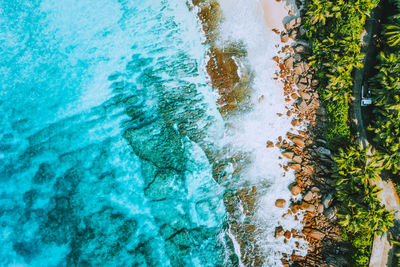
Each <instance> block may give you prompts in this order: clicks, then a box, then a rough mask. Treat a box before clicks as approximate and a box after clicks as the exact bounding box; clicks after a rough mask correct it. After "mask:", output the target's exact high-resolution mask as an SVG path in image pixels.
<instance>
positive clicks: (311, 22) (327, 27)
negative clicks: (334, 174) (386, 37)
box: [305, 0, 379, 148]
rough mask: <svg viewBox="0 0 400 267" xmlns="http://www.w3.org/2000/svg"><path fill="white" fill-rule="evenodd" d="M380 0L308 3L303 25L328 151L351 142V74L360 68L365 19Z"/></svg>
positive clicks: (316, 1) (310, 0)
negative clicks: (311, 54)
mask: <svg viewBox="0 0 400 267" xmlns="http://www.w3.org/2000/svg"><path fill="white" fill-rule="evenodd" d="M378 2H379V0H357V1H348V0H337V1H333V0H308V1H306V5H305V9H306V11H307V13H306V14H307V17H306V20H305V25H306V28H307V36H308V37H309V39H310V41H311V44H312V49H313V56H312V57H311V58H310V63H311V64H312V65H313V67H314V69H315V71H316V77H317V78H318V79H319V81H320V84H321V86H320V96H321V98H322V102H323V104H324V107H325V109H326V119H327V128H326V131H325V137H326V139H327V141H328V144H329V146H330V147H331V148H335V147H338V146H339V147H340V146H343V145H346V144H349V142H350V126H349V124H348V117H349V104H348V103H349V100H350V95H351V91H352V86H353V77H352V73H353V70H354V69H355V68H360V67H362V62H361V60H362V58H363V55H362V54H361V34H362V32H363V27H364V24H365V20H366V17H367V16H368V15H369V14H370V12H371V10H372V9H373V8H374V7H376V6H377V4H378Z"/></svg>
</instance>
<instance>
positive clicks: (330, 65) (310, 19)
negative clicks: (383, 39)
mask: <svg viewBox="0 0 400 267" xmlns="http://www.w3.org/2000/svg"><path fill="white" fill-rule="evenodd" d="M398 2H399V6H400V0H398ZM378 3H379V0H352V1H349V0H335V1H334V0H306V3H305V10H306V15H307V16H306V19H305V26H306V31H307V36H308V38H309V39H310V41H311V44H312V50H313V56H312V57H310V59H309V60H310V63H311V64H312V65H313V67H314V70H315V72H316V73H315V75H316V77H317V78H318V79H319V81H320V88H319V91H320V96H321V99H322V102H323V105H324V107H325V110H326V122H327V127H326V130H325V137H326V139H327V141H328V145H329V146H330V147H331V148H332V149H334V150H337V149H339V152H338V153H337V154H336V156H335V161H336V165H335V167H334V173H335V174H334V178H336V181H337V187H336V189H337V192H336V195H337V198H338V201H339V202H340V210H339V214H338V217H339V219H340V224H341V225H342V226H343V230H342V232H343V237H344V239H345V240H348V241H349V242H351V244H352V245H353V247H354V254H353V260H354V264H352V266H368V264H369V258H370V253H371V248H372V242H373V236H374V234H375V233H377V234H382V233H383V232H385V231H387V230H388V228H389V227H390V226H392V225H393V220H394V216H393V214H392V213H390V212H387V211H386V209H385V206H384V205H382V204H381V202H380V200H379V198H378V195H379V193H380V190H379V189H378V188H377V187H376V186H375V185H374V181H376V180H378V179H380V178H379V177H380V174H381V171H382V170H383V169H393V168H397V166H399V165H400V163H399V162H398V161H397V159H398V158H400V156H399V155H398V154H396V153H395V151H400V149H399V139H396V138H398V137H399V134H398V133H399V131H400V125H399V123H397V122H392V120H393V119H394V118H395V117H396V116H397V118H398V116H399V110H400V106H398V105H397V103H398V101H397V100H398V98H396V97H399V95H398V91H396V90H397V89H394V90H392V89H391V90H392V91H391V93H386V92H385V93H383V92H381V91H379V90H378V89H377V90H374V93H375V97H376V99H377V100H378V102H379V103H382V105H381V106H379V104H378V105H377V106H378V109H377V111H376V113H377V115H379V116H380V118H384V117H386V118H387V119H377V120H376V121H379V123H377V125H376V127H374V129H373V130H374V131H375V133H376V135H377V138H378V139H379V142H383V144H384V145H382V146H383V148H384V149H385V151H387V152H390V153H378V154H376V155H374V156H368V153H367V150H365V149H361V148H359V147H358V146H356V145H354V143H353V142H352V140H351V136H350V126H349V119H348V116H349V102H350V101H351V92H352V87H353V74H354V70H355V69H357V68H360V67H362V59H363V58H364V55H363V54H362V53H361V40H362V38H361V37H362V34H363V30H364V25H365V21H366V18H367V17H368V16H369V14H370V13H371V11H372V9H373V8H375V7H376V6H377V5H378ZM397 30H399V32H397ZM386 34H387V36H388V38H390V42H391V44H392V45H398V44H400V41H398V38H400V28H399V29H398V28H396V27H394V26H393V27H390V28H389V29H388V31H387V33H386ZM382 60H383V61H385V60H386V61H388V60H389V61H396V62H397V63H399V62H398V61H397V59H393V56H389V58H387V56H385V55H382ZM397 63H396V64H397ZM386 64H392V63H389V62H386ZM396 67H400V65H396ZM390 69H393V66H392V65H391V66H390ZM394 72H396V74H394ZM397 77H399V79H397ZM375 82H376V84H377V85H379V86H376V88H378V87H379V88H382V87H383V84H385V86H386V84H392V87H396V88H397V86H400V76H399V72H398V70H397V69H393V72H391V71H390V70H387V69H384V68H382V71H381V72H380V77H378V76H377V77H376V80H375ZM378 95H380V96H379V97H378ZM393 99H395V100H396V99H397V100H396V101H397V102H396V103H395V102H393ZM390 101H392V102H390ZM389 103H390V105H389ZM397 121H398V120H397ZM380 122H382V123H380ZM384 125H385V126H384ZM383 126H384V127H383ZM378 129H380V130H378Z"/></svg>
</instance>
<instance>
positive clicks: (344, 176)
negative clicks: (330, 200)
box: [334, 146, 394, 266]
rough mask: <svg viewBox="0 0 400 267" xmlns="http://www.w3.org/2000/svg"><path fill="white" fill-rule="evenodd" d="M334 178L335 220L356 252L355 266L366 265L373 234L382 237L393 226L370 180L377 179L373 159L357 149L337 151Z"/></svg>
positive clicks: (354, 257) (376, 169) (376, 165)
mask: <svg viewBox="0 0 400 267" xmlns="http://www.w3.org/2000/svg"><path fill="white" fill-rule="evenodd" d="M335 161H336V163H337V164H336V166H335V169H334V171H335V174H334V177H335V178H337V188H336V190H337V194H336V195H337V197H338V200H339V201H340V202H341V203H342V205H340V207H341V208H340V210H339V214H338V217H339V218H340V224H341V225H342V226H343V237H344V239H345V240H347V241H350V242H351V243H352V244H353V246H354V248H355V249H356V250H355V252H354V255H353V259H354V262H355V264H357V265H358V266H368V263H369V258H370V253H371V246H372V242H373V235H374V233H377V234H383V233H384V232H385V231H387V230H388V228H389V227H390V226H392V225H393V220H394V216H393V214H392V213H391V212H387V211H386V209H385V206H384V205H382V204H381V203H380V200H379V198H378V195H379V193H380V191H381V190H380V189H379V188H378V187H377V186H376V185H373V184H372V182H373V181H377V180H379V179H380V173H381V168H380V164H379V162H378V161H377V160H373V159H371V158H370V157H369V156H368V155H367V150H366V149H361V148H359V147H357V146H353V147H350V148H349V149H346V150H343V149H340V152H339V154H338V155H337V156H336V157H335Z"/></svg>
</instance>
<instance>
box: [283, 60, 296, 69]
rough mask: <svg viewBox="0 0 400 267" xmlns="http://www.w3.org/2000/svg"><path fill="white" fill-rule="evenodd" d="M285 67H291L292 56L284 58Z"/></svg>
mask: <svg viewBox="0 0 400 267" xmlns="http://www.w3.org/2000/svg"><path fill="white" fill-rule="evenodd" d="M284 64H285V67H286V69H293V64H294V58H293V57H288V58H287V59H286V60H285V63H284Z"/></svg>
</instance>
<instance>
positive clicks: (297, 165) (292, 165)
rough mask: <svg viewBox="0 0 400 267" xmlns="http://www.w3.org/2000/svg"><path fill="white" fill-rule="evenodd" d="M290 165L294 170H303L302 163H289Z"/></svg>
mask: <svg viewBox="0 0 400 267" xmlns="http://www.w3.org/2000/svg"><path fill="white" fill-rule="evenodd" d="M288 167H289V168H291V169H292V170H294V171H296V172H300V171H301V165H300V164H297V163H289V164H288Z"/></svg>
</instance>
